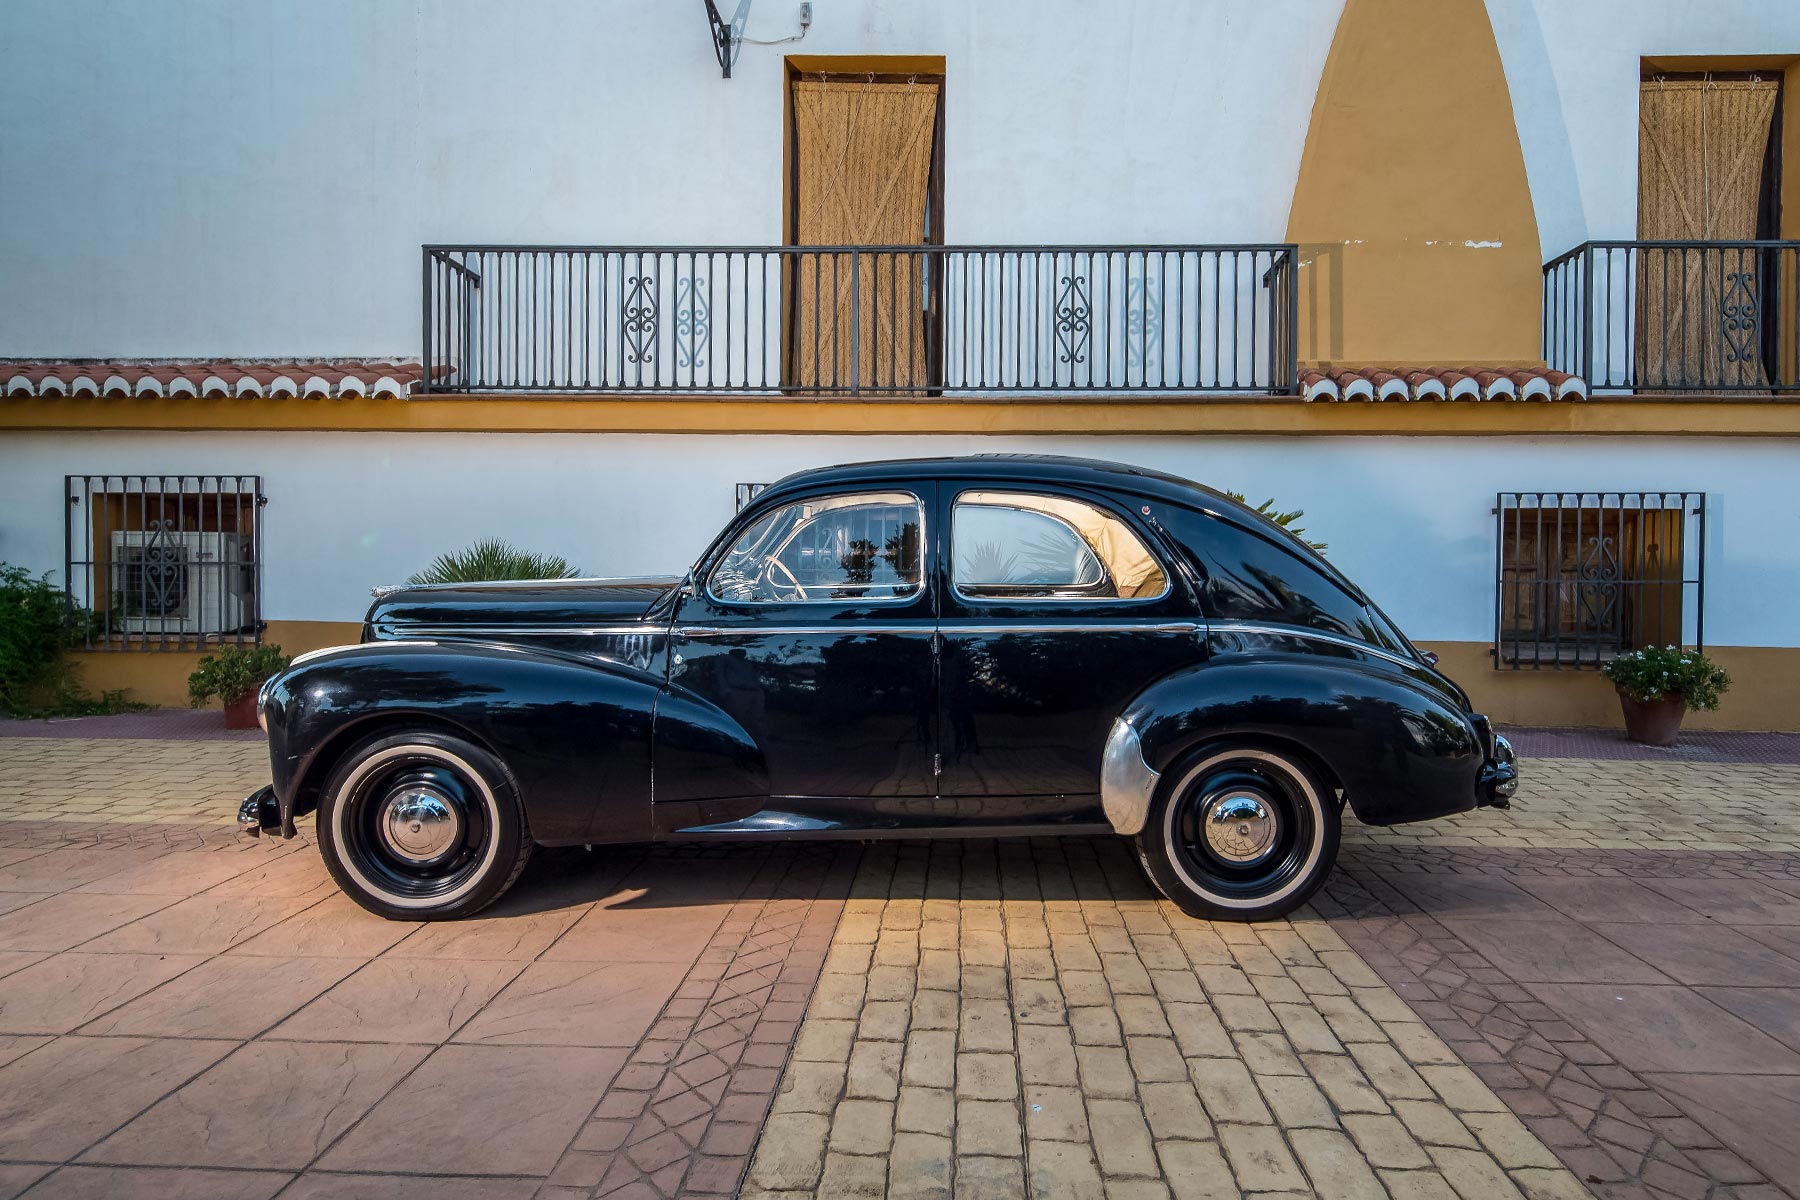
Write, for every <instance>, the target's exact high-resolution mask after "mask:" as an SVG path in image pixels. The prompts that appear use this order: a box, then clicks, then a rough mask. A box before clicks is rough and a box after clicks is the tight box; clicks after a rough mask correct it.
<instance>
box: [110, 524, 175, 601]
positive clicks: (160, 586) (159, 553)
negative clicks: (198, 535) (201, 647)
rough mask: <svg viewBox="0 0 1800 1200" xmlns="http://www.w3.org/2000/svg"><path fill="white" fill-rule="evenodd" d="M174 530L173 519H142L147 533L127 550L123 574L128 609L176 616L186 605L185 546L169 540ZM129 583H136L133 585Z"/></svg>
mask: <svg viewBox="0 0 1800 1200" xmlns="http://www.w3.org/2000/svg"><path fill="white" fill-rule="evenodd" d="M174 529H175V522H174V521H173V520H158V521H147V522H145V532H146V533H148V534H149V535H150V536H149V537H147V538H145V539H144V541H143V543H142V544H141V545H140V546H137V547H134V548H133V549H132V550H131V551H130V560H131V561H130V569H129V570H128V571H127V573H126V577H125V592H126V596H125V600H126V607H127V610H128V611H133V612H135V614H136V615H139V616H145V617H161V616H174V615H177V614H179V613H181V612H182V611H184V610H185V608H186V607H187V574H188V555H187V547H186V546H183V545H182V544H181V543H180V542H174V541H171V540H170V538H169V534H170V533H171V532H173V531H174ZM133 584H136V585H137V586H136V587H135V588H133V587H132V585H133ZM134 592H135V595H134V594H133V593H134ZM133 600H136V601H137V604H136V605H133V604H132V601H133Z"/></svg>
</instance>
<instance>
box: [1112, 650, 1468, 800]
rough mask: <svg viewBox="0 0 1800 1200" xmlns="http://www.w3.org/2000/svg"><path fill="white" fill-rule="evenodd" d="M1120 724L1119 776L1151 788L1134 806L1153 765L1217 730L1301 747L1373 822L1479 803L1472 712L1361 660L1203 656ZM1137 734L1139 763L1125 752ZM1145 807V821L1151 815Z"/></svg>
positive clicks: (1116, 744) (1134, 705)
mask: <svg viewBox="0 0 1800 1200" xmlns="http://www.w3.org/2000/svg"><path fill="white" fill-rule="evenodd" d="M1120 725H1122V726H1124V727H1126V728H1125V729H1121V728H1120ZM1120 725H1115V727H1114V738H1113V740H1112V742H1111V743H1110V744H1109V746H1108V751H1109V755H1108V758H1109V770H1110V772H1111V774H1110V776H1109V777H1111V778H1116V779H1119V780H1122V781H1124V782H1125V783H1126V784H1127V785H1130V784H1133V783H1135V785H1136V786H1135V788H1133V789H1130V790H1133V791H1135V793H1136V794H1137V795H1141V796H1142V797H1143V799H1142V801H1141V802H1140V801H1131V800H1127V801H1126V802H1124V803H1123V804H1122V805H1121V807H1122V808H1123V809H1124V810H1126V811H1128V812H1130V811H1132V810H1135V809H1136V808H1144V809H1147V807H1148V802H1149V798H1150V797H1151V796H1152V795H1153V793H1154V786H1155V782H1156V780H1155V778H1149V779H1146V778H1145V777H1144V776H1143V775H1142V773H1141V772H1142V771H1148V772H1150V773H1152V775H1153V776H1160V775H1162V774H1163V773H1165V772H1167V771H1168V769H1169V768H1170V767H1171V766H1172V765H1174V763H1175V761H1176V759H1178V758H1179V757H1180V756H1181V755H1182V754H1184V753H1186V752H1187V751H1188V750H1189V749H1191V748H1193V747H1195V746H1198V745H1201V744H1204V743H1206V742H1211V741H1222V740H1231V741H1238V742H1251V743H1261V744H1265V745H1275V746H1287V747H1292V748H1297V749H1298V750H1299V751H1301V752H1302V753H1303V754H1304V755H1305V756H1306V757H1309V758H1310V759H1312V760H1313V762H1314V763H1315V764H1316V765H1317V766H1318V767H1320V768H1321V769H1322V770H1323V771H1324V772H1325V773H1326V774H1327V775H1328V776H1329V777H1330V778H1329V779H1328V780H1327V781H1326V782H1327V783H1328V784H1330V785H1333V786H1336V787H1339V788H1341V789H1343V792H1344V797H1345V799H1346V800H1347V801H1348V803H1349V805H1350V807H1351V809H1352V810H1353V811H1354V812H1355V813H1356V816H1357V819H1358V820H1360V821H1362V822H1363V823H1365V824H1369V825H1392V824H1397V823H1399V822H1402V821H1417V820H1423V819H1425V818H1427V817H1435V816H1443V815H1445V814H1447V813H1454V812H1463V811H1466V810H1468V809H1470V808H1473V807H1474V806H1475V796H1476V787H1475V783H1476V777H1477V775H1478V774H1479V772H1480V770H1481V766H1482V762H1483V755H1482V751H1481V748H1480V747H1481V744H1480V742H1479V740H1478V739H1477V736H1476V733H1475V729H1474V727H1473V725H1472V724H1471V723H1470V721H1469V718H1468V716H1467V714H1465V713H1463V712H1461V711H1459V710H1458V709H1456V708H1455V707H1453V706H1452V705H1451V704H1450V703H1449V702H1448V701H1447V699H1446V698H1445V696H1444V695H1443V693H1441V692H1439V691H1436V690H1432V689H1428V688H1425V687H1423V686H1419V685H1416V684H1414V683H1412V682H1410V681H1409V680H1408V679H1406V677H1405V676H1404V675H1402V674H1400V673H1398V672H1393V671H1389V670H1386V669H1384V668H1383V667H1380V666H1377V665H1373V664H1365V663H1362V662H1358V661H1355V660H1345V659H1338V660H1333V661H1330V662H1327V661H1323V660H1318V659H1312V660H1309V659H1308V658H1306V657H1305V656H1300V655H1295V656H1291V657H1287V656H1283V657H1275V656H1262V657H1257V658H1234V659H1231V660H1226V661H1219V660H1214V661H1213V662H1211V663H1202V664H1198V665H1195V666H1192V667H1188V668H1185V669H1183V670H1181V671H1177V672H1175V673H1173V674H1171V675H1168V676H1166V677H1164V678H1163V679H1161V680H1159V681H1158V682H1156V683H1154V684H1152V685H1150V687H1148V688H1146V689H1145V690H1144V691H1143V692H1141V693H1139V694H1138V696H1137V698H1136V699H1134V700H1133V701H1132V702H1131V704H1130V705H1129V706H1127V708H1126V710H1125V712H1124V713H1123V714H1122V715H1121V717H1120ZM1134 737H1135V740H1136V742H1137V747H1136V749H1137V753H1138V754H1139V756H1140V762H1139V763H1132V762H1130V760H1129V756H1128V755H1127V754H1126V753H1125V751H1126V750H1128V749H1129V748H1130V747H1129V745H1128V743H1129V742H1130V741H1131V740H1132V739H1133V738H1134ZM1115 760H1117V762H1116V763H1115ZM1134 772H1136V774H1135V775H1134ZM1110 815H1112V814H1111V811H1110V809H1109V816H1110ZM1136 815H1137V818H1138V824H1139V825H1140V826H1141V824H1142V815H1143V814H1142V813H1136ZM1114 825H1115V827H1117V826H1118V825H1119V819H1118V818H1115V819H1114Z"/></svg>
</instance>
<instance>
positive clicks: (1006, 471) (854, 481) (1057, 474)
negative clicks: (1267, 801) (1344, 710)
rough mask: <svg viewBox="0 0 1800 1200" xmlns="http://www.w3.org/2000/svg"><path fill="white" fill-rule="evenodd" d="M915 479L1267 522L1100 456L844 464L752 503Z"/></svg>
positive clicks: (1220, 496) (1187, 482)
mask: <svg viewBox="0 0 1800 1200" xmlns="http://www.w3.org/2000/svg"><path fill="white" fill-rule="evenodd" d="M920 479H967V480H981V481H992V482H995V483H1013V484H1028V483H1062V484H1074V485H1077V486H1085V487H1092V488H1098V489H1100V490H1102V491H1104V490H1107V489H1109V488H1123V489H1126V490H1128V491H1131V492H1135V493H1139V494H1142V495H1146V496H1154V497H1156V498H1158V499H1162V500H1168V501H1171V502H1173V503H1176V504H1185V505H1188V506H1190V507H1204V508H1208V509H1213V510H1215V511H1217V510H1219V509H1224V510H1225V511H1226V514H1227V515H1229V516H1231V517H1233V518H1236V519H1239V520H1241V521H1242V522H1243V523H1244V524H1248V525H1251V526H1256V527H1260V526H1261V525H1263V524H1264V523H1265V522H1266V521H1267V518H1266V517H1264V516H1263V515H1262V514H1261V513H1259V512H1257V511H1256V510H1255V509H1252V508H1249V507H1247V506H1246V505H1243V504H1240V503H1239V502H1238V501H1236V500H1233V499H1232V498H1231V497H1230V496H1227V495H1226V494H1225V493H1224V492H1221V491H1219V490H1217V489H1216V488H1210V487H1207V486H1206V485H1205V484H1203V483H1195V482H1194V481H1193V480H1191V479H1183V478H1181V477H1180V476H1179V475H1171V474H1169V473H1167V472H1165V471H1155V470H1151V469H1150V468H1148V467H1137V466H1132V465H1130V464H1128V463H1120V462H1109V461H1107V460H1106V459H1100V458H1075V457H1072V456H1068V455H1061V454H969V455H962V456H945V457H942V458H895V459H886V460H877V461H873V462H858V463H844V464H843V465H841V466H835V467H815V468H812V469H810V470H806V471H796V472H794V473H793V474H792V475H788V476H785V477H783V478H781V479H779V480H777V481H776V482H774V483H772V484H770V485H769V486H768V487H767V488H765V489H764V490H763V491H762V492H761V493H760V494H759V495H758V496H757V502H758V503H759V504H761V503H762V502H763V501H765V500H770V499H777V498H779V497H780V496H783V495H787V494H789V493H791V492H798V491H810V490H812V489H814V488H816V487H840V486H858V487H860V486H864V485H867V484H872V483H900V482H904V481H907V480H920Z"/></svg>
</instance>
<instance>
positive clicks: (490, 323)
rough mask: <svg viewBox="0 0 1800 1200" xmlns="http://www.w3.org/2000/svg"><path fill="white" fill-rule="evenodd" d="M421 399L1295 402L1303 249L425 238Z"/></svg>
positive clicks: (1250, 246)
mask: <svg viewBox="0 0 1800 1200" xmlns="http://www.w3.org/2000/svg"><path fill="white" fill-rule="evenodd" d="M423 270H424V292H423V294H424V311H423V318H424V320H423V326H424V380H425V385H424V386H423V387H422V388H421V389H420V390H422V391H428V392H432V393H449V394H475V393H482V394H485V393H519V394H540V395H541V394H569V395H582V394H627V395H701V396H706V395H717V396H749V395H786V396H816V397H863V398H882V397H891V398H909V397H959V396H971V395H989V394H1007V393H1012V394H1029V395H1059V394H1071V395H1074V394H1081V395H1087V394H1100V395H1123V396H1139V395H1146V394H1158V395H1170V396H1204V395H1246V394H1266V395H1282V394H1291V393H1292V392H1293V391H1294V387H1295V360H1294V355H1295V338H1294V326H1295V303H1296V291H1295V286H1294V272H1295V248H1294V247H1293V246H1291V245H1230V246H962V247H950V246H773V247H762V248H752V247H725V246H715V247H704V246H702V247H625V246H473V245H471V246H448V245H433V246H426V247H424V262H423Z"/></svg>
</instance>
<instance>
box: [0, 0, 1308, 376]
mask: <svg viewBox="0 0 1800 1200" xmlns="http://www.w3.org/2000/svg"><path fill="white" fill-rule="evenodd" d="M721 7H722V8H723V9H725V10H726V11H728V12H729V11H731V10H734V9H735V7H736V5H735V4H734V3H726V4H722V5H721ZM1340 7H1341V0H1210V2H1209V3H1206V4H1191V3H1187V2H1185V0H1133V2H1130V3H1124V2H1118V3H1113V2H1109V3H1106V4H1093V3H1088V2H1084V0H982V2H981V3H979V4H971V3H967V2H966V0H817V3H815V5H814V10H815V16H814V23H813V26H812V29H811V31H810V32H809V33H808V35H807V37H806V40H805V41H804V42H801V43H797V44H790V45H786V46H779V47H776V46H747V47H745V48H744V49H743V50H742V53H741V56H740V58H739V59H738V62H737V64H736V66H735V68H734V70H733V72H732V78H731V80H729V81H725V80H722V79H721V78H720V77H719V68H718V65H717V64H716V62H715V61H714V58H713V52H712V47H711V42H710V38H709V34H708V31H707V28H706V22H705V16H704V12H703V10H702V8H701V6H700V5H699V4H698V3H694V2H692V0H683V2H681V3H675V2H672V0H670V2H658V3H641V2H633V0H540V2H534V3H530V4H496V3H492V2H491V0H431V2H430V3H426V4H419V3H415V2H413V0H266V2H259V3H255V4H244V3H238V2H235V0H164V2H159V3H155V4H145V3H139V2H137V0H10V2H9V3H8V4H7V5H6V12H5V16H4V18H0V113H4V114H6V119H5V121H4V122H0V164H3V169H0V279H4V280H6V281H7V285H6V286H5V287H4V288H0V357H4V356H8V355H13V356H59V357H60V356H67V357H82V356H95V357H106V356H121V357H123V356H160V357H170V356H182V355H222V356H237V357H247V356H255V355H265V354H266V355H319V356H334V355H407V356H416V355H417V354H418V342H419V332H418V328H417V327H418V305H419V300H418V289H419V246H420V244H421V243H423V242H434V241H446V242H456V241H489V242H532V243H544V242H552V243H558V242H560V243H627V244H646V243H651V244H655V243H661V244H670V243H676V244H684V245H685V244H750V245H758V244H770V243H778V242H780V241H781V240H782V236H781V235H782V230H781V219H780V214H781V195H782V187H783V175H782V171H781V148H782V140H783V136H784V131H783V128H782V88H783V86H784V83H783V65H782V64H783V55H784V54H786V53H806V54H941V55H944V56H945V57H946V58H947V60H948V71H947V74H948V83H947V87H946V96H945V105H946V107H945V115H946V132H945V144H946V150H945V158H946V167H945V177H946V183H945V193H946V194H945V224H946V230H947V234H948V237H949V240H951V241H954V242H978V241H1004V242H1074V241H1106V242H1134V241H1136V242H1194V241H1208V242H1211V241H1224V242H1234V241H1279V240H1280V239H1281V236H1282V234H1283V230H1284V226H1285V223H1286V219H1287V210H1288V204H1289V201H1290V199H1291V197H1292V194H1293V185H1294V178H1295V176H1296V173H1297V172H1298V169H1299V161H1300V152H1301V148H1302V146H1303V145H1304V143H1305V137H1306V127H1307V122H1308V120H1309V117H1310V114H1311V109H1312V100H1313V91H1314V83H1315V81H1316V80H1317V79H1318V77H1319V72H1320V70H1321V69H1322V67H1323V64H1324V60H1325V54H1326V51H1327V49H1328V48H1329V46H1330V42H1331V36H1332V32H1333V30H1334V27H1335V25H1336V21H1337V15H1338V11H1339V9H1340ZM798 11H799V4H798V0H756V2H755V3H754V4H753V5H752V8H751V12H750V17H749V22H748V26H747V33H748V34H749V35H750V36H752V37H762V38H772V37H781V36H785V35H787V34H790V33H792V32H794V31H795V30H796V29H797V27H798Z"/></svg>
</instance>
